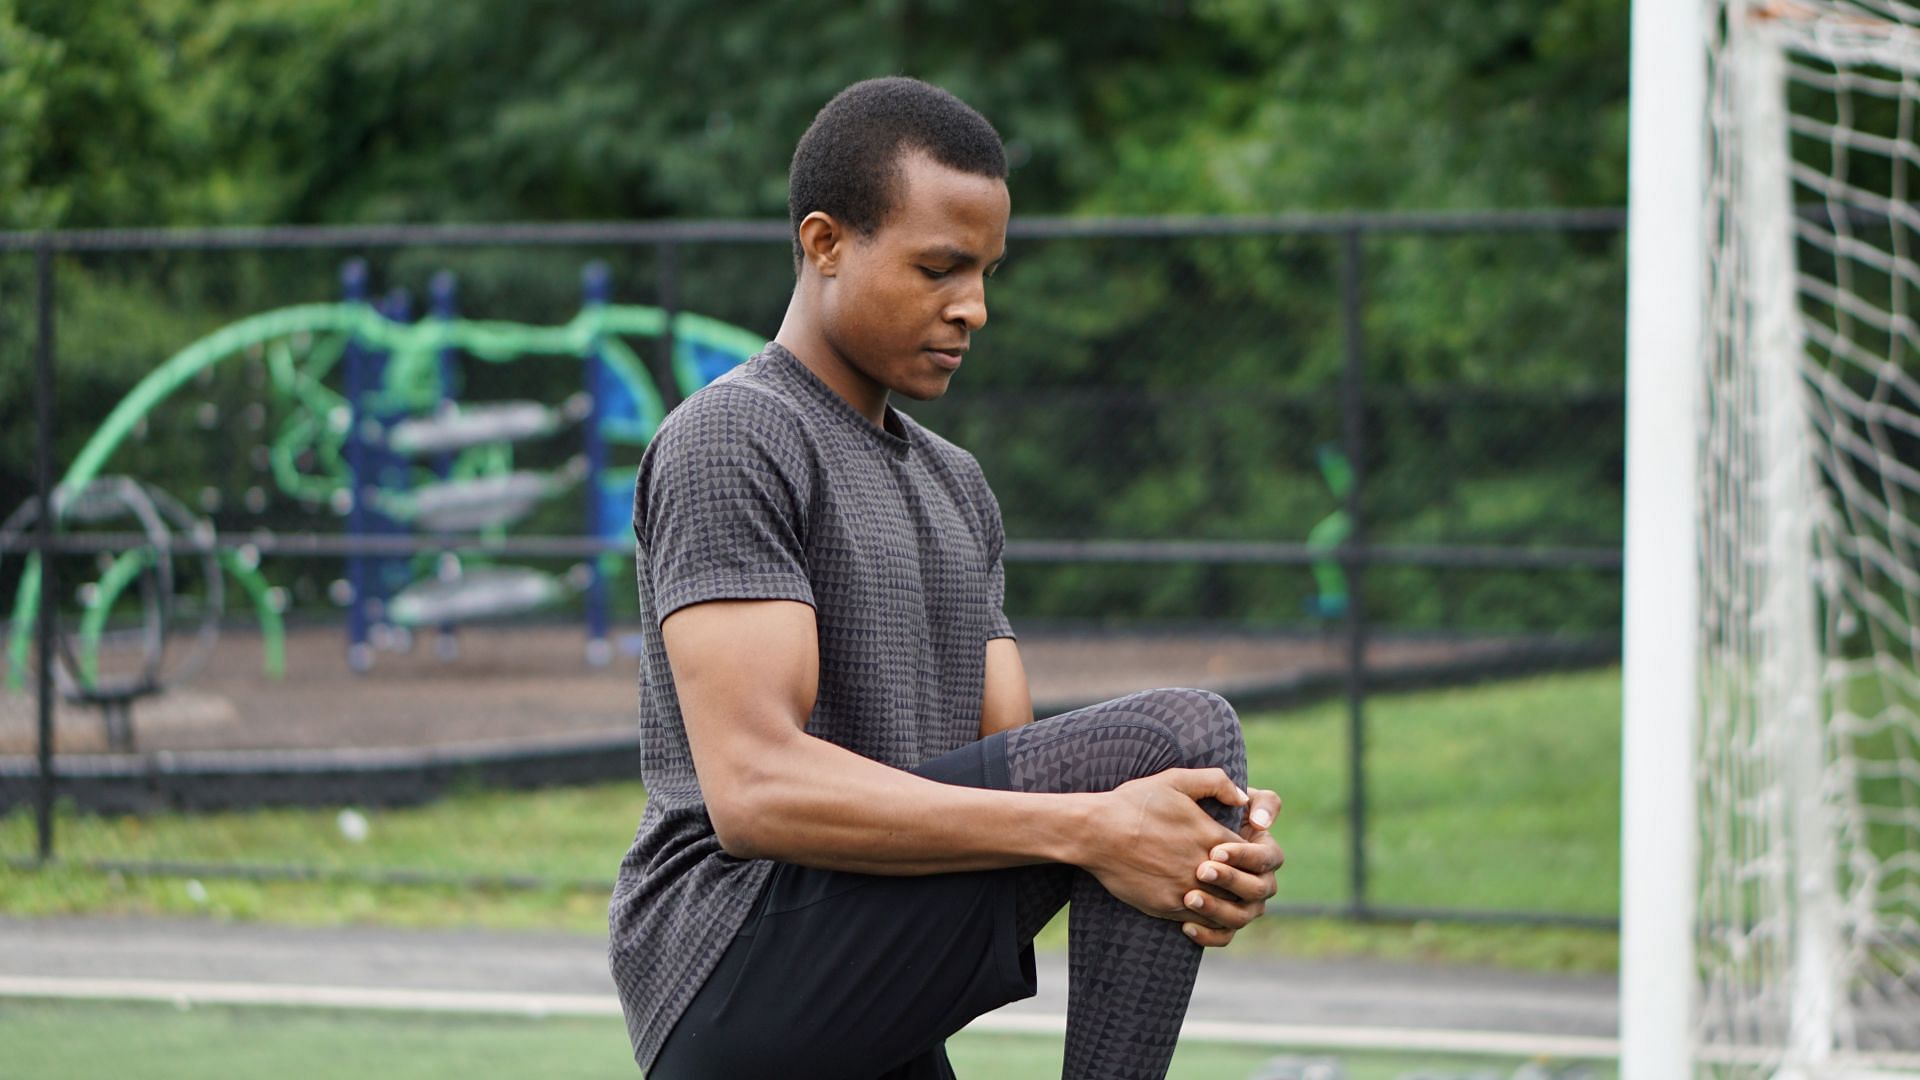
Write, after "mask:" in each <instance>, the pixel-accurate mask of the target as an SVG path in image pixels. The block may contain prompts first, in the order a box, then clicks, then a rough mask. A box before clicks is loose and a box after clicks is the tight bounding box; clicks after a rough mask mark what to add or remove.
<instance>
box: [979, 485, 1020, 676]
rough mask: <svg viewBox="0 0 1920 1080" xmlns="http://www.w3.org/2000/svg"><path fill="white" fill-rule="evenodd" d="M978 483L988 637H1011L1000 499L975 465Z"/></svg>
mask: <svg viewBox="0 0 1920 1080" xmlns="http://www.w3.org/2000/svg"><path fill="white" fill-rule="evenodd" d="M974 477H975V478H976V483H977V484H978V487H979V492H978V494H977V496H976V498H975V500H974V501H975V503H976V504H977V505H978V506H979V507H980V514H981V517H982V519H983V520H982V521H981V529H982V535H984V536H985V537H986V538H987V603H988V615H987V619H988V623H987V640H988V641H992V640H993V639H994V638H1010V637H1014V636H1015V634H1014V632H1013V623H1012V622H1011V621H1009V620H1008V619H1007V570H1006V566H1005V565H1004V564H1003V563H1002V562H1001V554H1002V552H1003V550H1004V549H1005V548H1006V546H1007V530H1006V526H1005V525H1004V524H1003V523H1002V522H1001V520H1000V502H999V500H998V499H995V498H994V497H993V489H992V488H990V487H988V486H987V477H986V474H985V473H982V472H981V471H980V467H979V465H978V464H975V465H974Z"/></svg>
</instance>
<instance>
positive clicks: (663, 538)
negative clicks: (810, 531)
mask: <svg viewBox="0 0 1920 1080" xmlns="http://www.w3.org/2000/svg"><path fill="white" fill-rule="evenodd" d="M809 461H810V457H809V455H808V453H807V450H806V444H805V442H804V440H803V439H802V438H801V436H800V433H799V428H798V426H797V424H796V422H795V421H794V419H793V417H792V416H790V415H788V414H787V413H786V412H785V411H784V410H783V409H782V407H781V405H780V404H779V403H778V402H777V401H775V400H774V399H772V398H769V397H767V396H766V395H763V394H760V393H757V392H755V391H752V390H749V389H745V388H740V387H732V386H727V387H722V386H715V387H710V388H709V389H708V390H706V391H703V392H702V393H700V394H696V395H695V396H694V397H692V398H690V399H688V401H687V403H686V404H685V405H682V406H681V407H680V409H678V410H676V412H675V415H673V416H672V417H670V418H669V420H668V422H667V423H666V424H664V425H662V426H661V429H660V433H659V434H658V435H657V436H656V437H655V439H654V441H653V445H651V446H650V447H648V449H647V453H646V456H645V457H644V458H643V459H642V461H641V466H640V475H639V478H638V481H637V482H636V485H635V489H634V513H633V528H634V537H635V539H636V540H637V541H638V543H639V558H640V559H641V560H642V562H643V563H644V565H645V568H646V570H647V573H648V576H649V578H650V580H651V583H652V589H653V617H654V618H655V619H658V620H661V621H664V620H665V619H666V617H667V616H669V615H671V614H673V613H674V612H676V611H678V610H680V609H681V608H683V607H688V606H690V605H693V604H699V603H705V602H706V601H709V600H798V601H800V602H801V603H805V604H812V603H813V602H814V599H813V587H812V585H811V583H810V580H809V578H808V576H807V562H806V544H805V537H806V513H807V506H808V505H809V503H810V501H811V481H812V471H811V467H810V465H809Z"/></svg>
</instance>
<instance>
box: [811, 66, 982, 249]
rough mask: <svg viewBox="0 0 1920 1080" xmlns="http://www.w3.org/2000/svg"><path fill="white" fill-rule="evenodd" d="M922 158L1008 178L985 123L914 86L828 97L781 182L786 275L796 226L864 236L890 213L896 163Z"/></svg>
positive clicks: (898, 82) (866, 87)
mask: <svg viewBox="0 0 1920 1080" xmlns="http://www.w3.org/2000/svg"><path fill="white" fill-rule="evenodd" d="M913 151H919V152H922V153H925V154H926V155H928V156H929V157H931V158H933V160H935V161H937V162H939V163H940V164H942V165H945V166H947V167H948V168H950V169H958V170H960V171H961V172H969V173H974V174H977V175H979V176H991V177H994V178H995V179H999V180H1004V179H1006V178H1007V152H1006V148H1005V147H1003V146H1001V144H1000V134H999V132H996V131H994V130H993V125H992V124H989V123H987V118H986V117H984V116H981V115H980V114H979V113H977V112H975V111H974V110H973V107H972V106H970V105H968V104H967V103H966V102H964V101H961V100H960V99H959V98H957V97H954V96H953V95H952V94H950V93H948V92H946V91H945V90H942V89H940V88H939V87H937V86H933V85H931V84H929V83H924V82H921V81H920V80H919V79H908V78H902V77H898V76H895V77H890V78H884V79H868V80H866V81H865V82H857V83H854V84H853V85H852V86H849V87H847V88H846V89H845V90H842V91H840V92H839V93H838V94H835V95H834V97H833V100H832V101H829V102H827V104H826V107H825V108H822V109H821V110H820V113H819V115H817V116H815V117H814V118H813V123H812V124H811V125H809V126H808V127H807V133H806V134H805V135H802V136H800V145H799V146H797V147H795V148H794V151H793V167H792V169H791V170H789V172H788V174H787V216H788V217H789V218H790V219H791V221H792V224H793V268H794V272H795V273H798V272H799V270H800V260H801V252H800V222H801V221H803V220H805V219H806V216H807V215H808V214H811V213H813V212H814V211H815V210H819V211H822V212H824V213H826V214H829V215H831V216H832V217H833V219H834V220H835V221H838V222H839V223H841V224H842V225H845V226H846V227H848V228H850V229H852V230H854V231H855V232H858V233H861V234H863V235H868V236H871V235H872V234H873V233H874V231H875V230H877V229H878V228H879V227H880V225H881V223H882V222H884V221H885V220H886V217H887V214H888V213H889V212H891V211H892V210H893V200H894V194H895V191H896V190H897V189H898V187H899V177H900V158H901V157H902V156H903V155H905V154H907V153H909V152H913Z"/></svg>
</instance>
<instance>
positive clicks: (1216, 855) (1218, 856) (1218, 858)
mask: <svg viewBox="0 0 1920 1080" xmlns="http://www.w3.org/2000/svg"><path fill="white" fill-rule="evenodd" d="M1213 861H1214V862H1226V861H1227V849H1226V848H1223V847H1222V848H1214V849H1213Z"/></svg>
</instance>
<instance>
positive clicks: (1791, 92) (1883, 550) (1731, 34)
mask: <svg viewBox="0 0 1920 1080" xmlns="http://www.w3.org/2000/svg"><path fill="white" fill-rule="evenodd" d="M1632 89H1633V102H1632V117H1631V122H1632V130H1633V134H1632V147H1631V166H1630V169H1631V174H1630V177H1629V189H1630V199H1629V202H1630V207H1629V244H1628V273H1629V283H1628V350H1629V355H1628V380H1627V382H1628V459H1627V489H1628V490H1627V530H1626V534H1627V541H1626V543H1627V564H1626V565H1627V574H1626V629H1625V638H1624V656H1625V687H1624V691H1625V692H1624V718H1623V720H1624V733H1625V738H1624V762H1623V764H1624V769H1625V777H1624V779H1625V783H1624V786H1623V806H1622V827H1623V854H1624V859H1623V888H1622V900H1621V910H1622V924H1623V937H1622V956H1621V1039H1622V1069H1623V1073H1624V1075H1625V1076H1626V1077H1627V1080H1656V1078H1658V1080H1666V1078H1678V1077H1682V1076H1687V1075H1690V1074H1696V1073H1697V1074H1708V1075H1714V1076H1728V1077H1733V1076H1738V1077H1807V1078H1816V1077H1818V1078H1825V1077H1843V1076H1872V1075H1887V1076H1893V1075H1899V1076H1920V323H1917V322H1916V319H1917V318H1920V262H1916V257H1917V256H1920V207H1916V205H1915V203H1914V201H1913V199H1914V196H1915V194H1916V193H1920V143H1917V142H1916V135H1920V6H1916V5H1915V4H1911V3H1905V2H1901V0H1637V2H1636V3H1635V5H1634V13H1633V87H1632Z"/></svg>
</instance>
